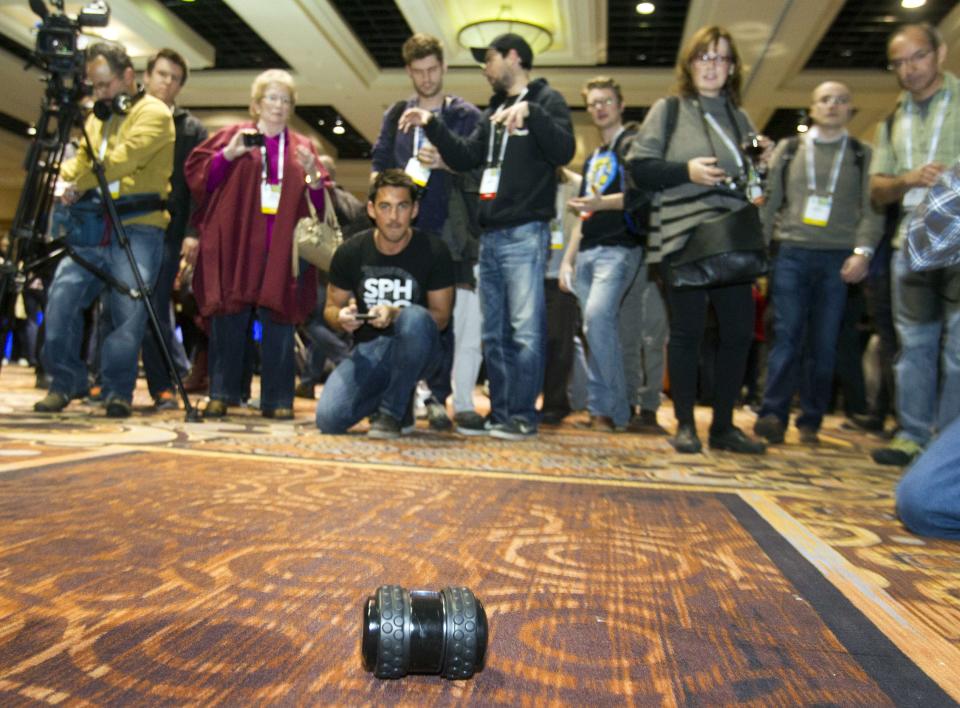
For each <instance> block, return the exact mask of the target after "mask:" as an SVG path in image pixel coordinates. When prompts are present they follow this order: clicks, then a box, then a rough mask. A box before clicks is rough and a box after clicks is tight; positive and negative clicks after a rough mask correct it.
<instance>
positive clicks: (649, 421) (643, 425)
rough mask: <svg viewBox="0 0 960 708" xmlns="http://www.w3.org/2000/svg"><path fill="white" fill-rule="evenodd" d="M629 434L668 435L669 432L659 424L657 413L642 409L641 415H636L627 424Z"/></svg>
mask: <svg viewBox="0 0 960 708" xmlns="http://www.w3.org/2000/svg"><path fill="white" fill-rule="evenodd" d="M627 432H628V433H639V434H640V435H666V434H667V431H666V430H665V429H664V428H663V426H661V425H660V423H658V422H657V412H656V411H651V410H644V409H641V410H640V412H639V413H634V414H633V415H632V416H631V417H630V421H629V422H628V423H627Z"/></svg>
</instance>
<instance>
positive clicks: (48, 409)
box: [33, 391, 70, 413]
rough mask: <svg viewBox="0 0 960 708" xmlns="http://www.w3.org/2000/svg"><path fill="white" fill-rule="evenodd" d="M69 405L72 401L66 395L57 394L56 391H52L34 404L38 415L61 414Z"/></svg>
mask: <svg viewBox="0 0 960 708" xmlns="http://www.w3.org/2000/svg"><path fill="white" fill-rule="evenodd" d="M68 403H70V399H69V398H68V397H67V396H66V395H64V394H62V393H57V392H56V391H50V393H48V394H47V395H46V396H44V397H43V398H41V399H40V400H39V401H37V402H36V403H34V404H33V410H35V411H36V412H37V413H59V412H60V411H62V410H63V409H64V408H66V407H67V404H68Z"/></svg>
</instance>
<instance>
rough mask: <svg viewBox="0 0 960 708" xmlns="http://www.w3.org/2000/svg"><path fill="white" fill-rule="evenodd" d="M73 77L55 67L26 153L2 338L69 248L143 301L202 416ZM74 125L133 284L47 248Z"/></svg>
mask: <svg viewBox="0 0 960 708" xmlns="http://www.w3.org/2000/svg"><path fill="white" fill-rule="evenodd" d="M71 78H72V80H69V81H68V80H67V79H65V78H64V77H63V76H62V75H60V74H56V73H54V74H52V75H51V76H50V77H49V78H48V79H47V90H46V93H45V96H44V99H43V104H42V110H41V113H40V119H39V120H38V121H37V125H36V130H37V133H36V137H35V139H34V141H33V143H32V144H31V145H30V149H29V151H28V153H27V159H26V172H27V177H26V181H25V183H24V187H23V191H22V192H21V194H20V200H19V202H18V204H17V211H16V213H15V215H14V219H13V224H12V226H11V228H10V243H9V245H8V246H7V250H6V253H5V254H4V261H3V263H2V264H0V341H4V342H5V341H6V337H7V333H8V332H9V331H10V329H11V328H12V327H13V322H14V317H15V307H16V301H17V298H18V297H19V295H20V294H21V293H22V292H23V289H24V287H25V285H26V283H27V282H29V281H30V280H31V278H32V277H33V275H34V274H35V273H36V272H37V271H38V270H39V269H40V268H42V267H44V266H45V265H46V264H48V263H50V262H51V261H53V260H55V259H57V258H59V257H61V256H62V255H64V254H66V255H68V256H69V257H71V258H73V260H74V261H75V262H76V263H77V264H79V265H80V266H82V267H83V268H85V269H87V270H88V271H89V272H91V273H92V274H93V275H95V276H96V277H97V278H99V279H100V280H101V281H103V282H104V283H105V284H106V285H107V286H109V287H111V288H114V289H116V290H117V291H118V292H121V293H124V294H125V295H127V296H128V297H131V298H133V299H136V300H140V301H142V302H143V305H144V307H145V308H146V310H147V317H148V320H149V322H150V326H151V327H152V328H153V333H154V335H155V336H156V339H157V342H158V344H159V346H160V353H161V355H162V356H163V360H164V362H165V364H166V366H167V370H168V371H169V373H170V376H171V379H172V380H173V381H174V383H175V385H176V387H177V391H178V393H179V394H180V398H181V399H182V400H183V405H184V409H185V411H186V420H187V421H188V422H199V421H200V420H201V418H200V415H199V412H198V411H197V409H196V408H195V407H194V406H193V405H191V403H190V399H189V397H188V396H187V392H186V390H185V389H184V386H183V379H182V378H181V376H180V372H179V371H178V370H177V367H176V365H175V364H174V362H173V357H172V356H171V354H170V350H169V348H168V347H167V342H166V340H165V338H164V337H163V336H162V330H161V326H160V321H159V319H158V318H157V313H156V310H155V309H154V307H153V303H152V302H151V301H150V289H149V287H148V286H147V284H146V283H145V282H144V280H143V276H142V274H141V273H140V269H139V267H138V266H137V262H136V258H135V256H134V254H133V250H132V249H131V247H130V240H129V238H128V237H127V233H126V230H125V229H124V227H123V223H122V221H121V219H120V215H119V213H118V211H117V205H116V202H115V201H114V199H113V197H112V196H111V194H110V188H109V184H108V182H107V178H106V174H105V172H104V168H103V164H102V163H101V162H100V161H99V160H98V159H97V155H96V152H95V151H94V149H93V145H92V144H91V142H90V137H89V136H88V135H87V132H86V130H85V129H84V127H83V123H82V120H81V111H80V99H81V98H82V96H83V93H84V84H83V81H82V78H81V77H80V76H79V74H78V75H74V76H73V77H71ZM74 126H79V127H80V129H81V131H82V134H83V140H84V144H83V145H82V146H81V149H85V150H86V151H87V153H88V155H89V157H90V162H91V165H92V169H93V172H94V175H95V176H96V178H97V183H98V185H99V187H100V193H101V195H102V199H103V205H104V207H105V209H106V212H107V217H108V218H109V219H110V223H111V225H112V232H113V236H114V237H115V238H116V239H117V243H118V244H119V245H120V246H121V248H123V250H124V253H125V254H126V257H127V260H128V261H129V264H130V269H131V271H132V273H133V278H134V281H135V282H134V284H133V286H130V285H127V284H124V283H121V282H120V281H118V280H117V279H116V278H113V277H112V276H111V275H110V274H109V273H106V272H105V271H103V270H101V269H100V268H98V267H97V266H95V265H93V264H92V263H90V262H89V261H87V260H85V259H84V258H82V257H81V256H80V255H79V254H77V252H76V250H75V249H74V248H73V247H72V246H71V245H70V244H69V243H67V242H66V241H64V242H62V243H59V244H57V248H55V249H54V250H52V251H48V250H47V249H48V245H47V244H46V243H45V242H44V234H45V233H46V230H47V229H46V227H47V223H48V219H49V215H50V212H51V207H52V205H53V200H54V190H55V186H56V181H57V176H58V174H59V172H60V165H61V162H62V160H63V155H64V151H65V149H66V146H67V143H68V142H69V139H70V131H71V129H72V128H73V127H74Z"/></svg>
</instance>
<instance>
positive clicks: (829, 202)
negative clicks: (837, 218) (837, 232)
mask: <svg viewBox="0 0 960 708" xmlns="http://www.w3.org/2000/svg"><path fill="white" fill-rule="evenodd" d="M832 206H833V197H821V196H818V195H816V194H811V195H810V196H809V197H807V203H806V205H805V206H804V208H803V223H805V224H809V225H810V226H826V225H827V222H828V221H830V208H831V207H832Z"/></svg>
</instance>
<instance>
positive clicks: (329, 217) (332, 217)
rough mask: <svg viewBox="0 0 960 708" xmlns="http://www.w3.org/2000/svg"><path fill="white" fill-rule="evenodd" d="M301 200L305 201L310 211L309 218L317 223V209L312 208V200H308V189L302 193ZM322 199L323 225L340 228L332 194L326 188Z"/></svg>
mask: <svg viewBox="0 0 960 708" xmlns="http://www.w3.org/2000/svg"><path fill="white" fill-rule="evenodd" d="M303 198H304V199H306V200H307V209H309V210H310V218H312V219H316V220H318V221H319V217H318V216H317V208H316V207H315V206H313V200H312V199H311V198H310V188H309V187H308V188H307V189H306V190H305V191H304V193H303ZM323 199H324V202H323V221H324V223H325V224H327V226H330V227H332V228H340V222H339V221H338V220H337V212H336V209H334V207H333V192H332V191H331V190H329V189H327V188H326V187H324V188H323Z"/></svg>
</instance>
